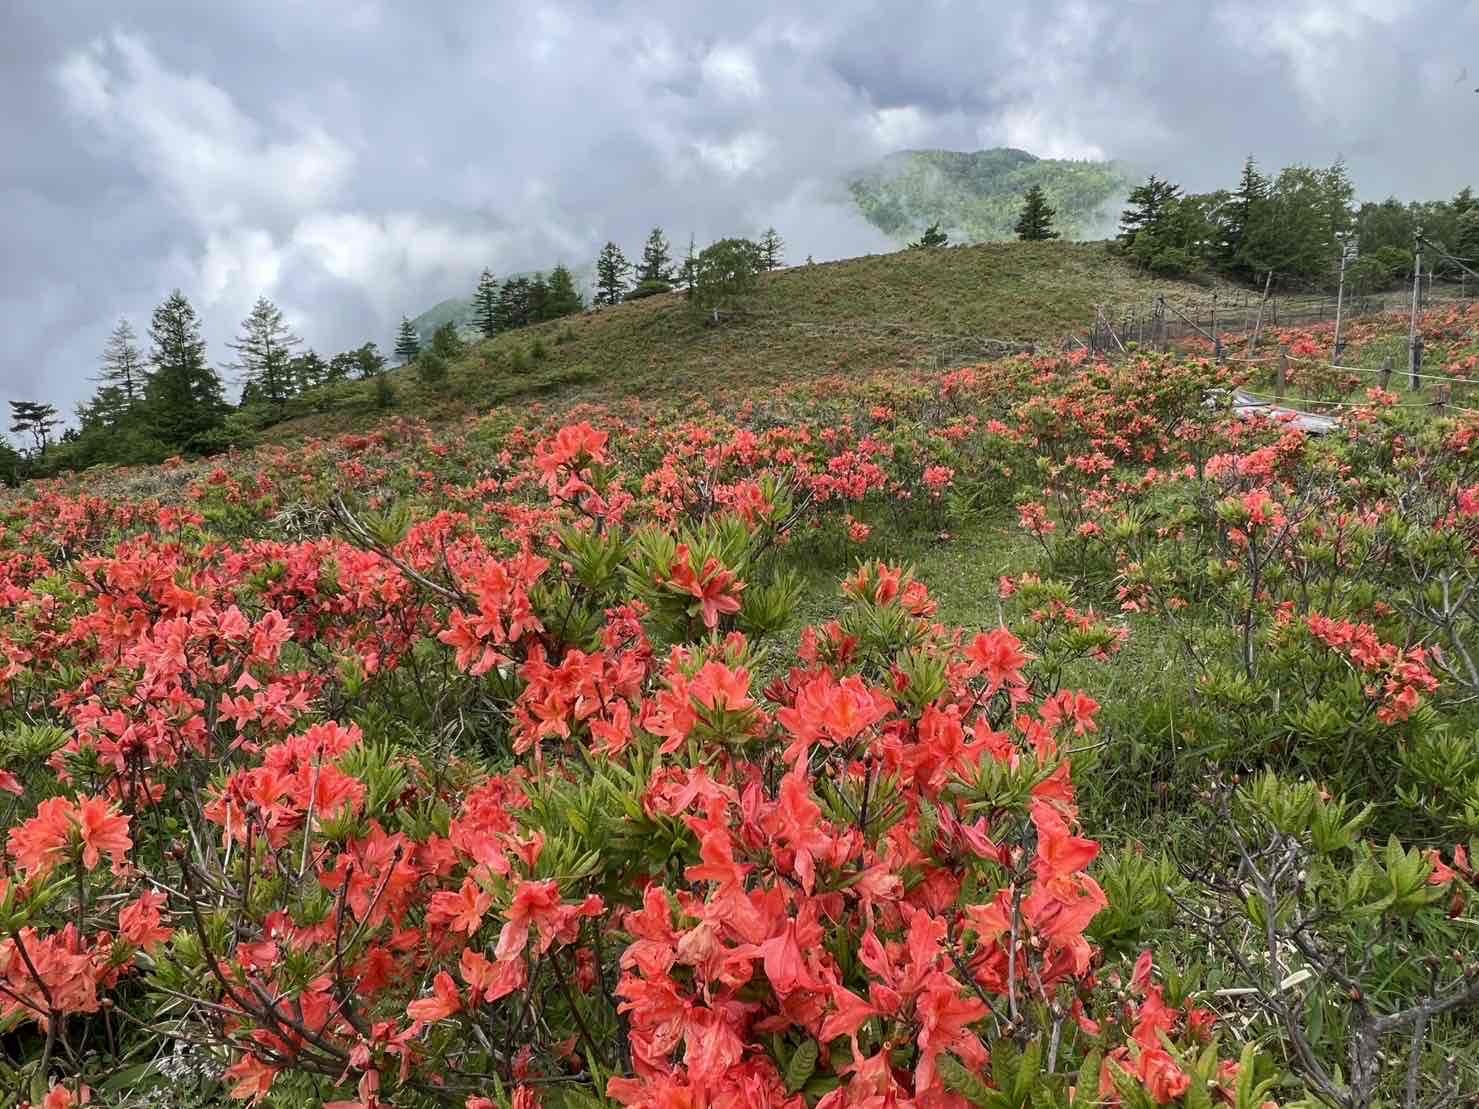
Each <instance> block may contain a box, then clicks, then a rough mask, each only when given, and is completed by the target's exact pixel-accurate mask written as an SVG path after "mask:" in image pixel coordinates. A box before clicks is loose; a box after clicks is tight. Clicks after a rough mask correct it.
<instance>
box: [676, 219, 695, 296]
mask: <svg viewBox="0 0 1479 1109" xmlns="http://www.w3.org/2000/svg"><path fill="white" fill-rule="evenodd" d="M680 276H681V279H682V281H683V287H684V289H685V290H686V295H687V297H688V299H689V300H692V299H693V291H694V289H695V288H696V287H697V286H698V252H697V250H696V249H695V245H694V239H693V234H692V232H690V233H689V235H688V254H687V256H686V257H685V258H684V259H683V268H682V271H681V273H680Z"/></svg>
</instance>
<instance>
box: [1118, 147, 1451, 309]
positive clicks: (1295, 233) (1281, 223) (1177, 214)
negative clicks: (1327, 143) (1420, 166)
mask: <svg viewBox="0 0 1479 1109" xmlns="http://www.w3.org/2000/svg"><path fill="white" fill-rule="evenodd" d="M1419 231H1421V233H1422V235H1423V237H1424V238H1426V239H1428V240H1429V241H1431V242H1433V243H1436V244H1438V245H1439V246H1441V247H1442V249H1443V251H1444V252H1445V253H1447V254H1451V255H1455V256H1457V257H1459V258H1463V259H1468V260H1470V262H1469V264H1470V265H1471V267H1472V268H1476V269H1479V266H1474V265H1473V262H1472V260H1473V259H1475V258H1479V199H1476V198H1475V197H1474V195H1473V193H1472V191H1471V190H1470V189H1468V188H1465V189H1463V190H1461V191H1460V192H1459V193H1458V194H1457V195H1456V196H1455V197H1454V198H1453V199H1452V200H1437V201H1417V202H1411V203H1406V204H1404V203H1403V202H1401V201H1399V200H1397V199H1396V198H1389V199H1387V200H1384V201H1380V202H1370V201H1368V202H1366V203H1363V204H1361V205H1359V206H1357V205H1356V204H1355V186H1354V185H1353V184H1352V182H1351V178H1350V174H1349V172H1348V171H1347V169H1346V166H1345V163H1344V162H1342V161H1339V160H1337V161H1336V162H1335V163H1334V164H1333V165H1330V166H1328V167H1324V168H1315V167H1310V166H1302V165H1294V166H1287V167H1285V168H1284V169H1282V170H1280V171H1279V172H1278V173H1277V174H1268V173H1265V172H1264V171H1263V170H1262V169H1261V168H1260V167H1259V165H1258V163H1257V161H1256V160H1255V159H1254V158H1253V157H1252V156H1251V155H1250V156H1249V157H1248V159H1247V160H1246V161H1245V162H1244V164H1243V171H1242V174H1241V175H1240V177H1239V179H1238V183H1237V184H1236V185H1235V186H1233V187H1232V188H1229V189H1216V190H1213V191H1211V192H1205V193H1187V192H1184V191H1183V190H1182V188H1181V187H1180V186H1179V185H1177V184H1175V183H1173V182H1171V181H1169V180H1166V179H1164V178H1162V177H1158V176H1156V175H1155V174H1151V176H1150V177H1149V178H1147V180H1146V181H1145V183H1144V184H1142V185H1139V186H1138V187H1136V188H1135V189H1134V190H1132V191H1131V193H1130V196H1129V201H1128V204H1127V206H1126V208H1125V210H1124V212H1123V214H1122V215H1121V216H1120V226H1119V235H1118V237H1117V239H1116V242H1117V245H1118V247H1119V249H1120V250H1122V251H1123V252H1124V253H1125V254H1126V255H1127V256H1128V257H1130V258H1133V259H1134V260H1135V261H1136V262H1137V263H1139V264H1140V265H1141V266H1142V267H1144V268H1145V269H1147V270H1150V271H1151V272H1154V273H1157V274H1160V275H1164V276H1191V275H1197V274H1208V275H1220V276H1224V277H1229V278H1232V279H1235V280H1242V281H1250V282H1260V281H1263V280H1264V279H1265V277H1266V276H1267V275H1269V274H1272V275H1273V276H1274V279H1275V280H1276V281H1278V282H1279V283H1280V284H1283V285H1286V286H1287V285H1299V284H1301V283H1305V284H1318V285H1325V284H1328V282H1329V280H1330V278H1331V276H1332V273H1333V270H1334V267H1336V266H1337V265H1338V262H1339V259H1340V258H1341V257H1342V255H1343V254H1344V256H1345V257H1346V258H1347V259H1348V263H1347V272H1346V278H1347V281H1348V283H1350V284H1351V285H1352V286H1353V287H1355V288H1357V289H1379V288H1385V287H1389V286H1390V285H1392V284H1393V283H1395V282H1399V281H1402V280H1405V279H1408V278H1410V277H1411V276H1412V269H1413V258H1414V251H1413V245H1414V240H1415V237H1416V235H1417V234H1418V232H1419ZM1438 272H1439V273H1443V272H1444V270H1443V269H1441V268H1440V269H1439V271H1438ZM1449 272H1453V273H1457V272H1458V271H1457V270H1456V269H1455V268H1453V267H1452V266H1450V267H1449Z"/></svg>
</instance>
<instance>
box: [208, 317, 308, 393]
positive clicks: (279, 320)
mask: <svg viewBox="0 0 1479 1109" xmlns="http://www.w3.org/2000/svg"><path fill="white" fill-rule="evenodd" d="M302 342H303V340H302V339H300V338H298V336H296V335H294V334H293V332H292V331H291V329H289V327H288V325H287V323H286V321H284V320H283V317H282V309H280V308H278V306H277V305H275V304H273V303H272V301H270V300H268V299H267V298H266V297H258V298H257V303H256V304H254V305H252V310H251V312H250V314H248V316H247V318H246V319H244V320H242V321H241V334H240V335H238V336H237V337H236V341H235V342H233V343H227V344H226V345H227V346H228V347H230V348H231V349H232V350H234V351H236V361H235V362H233V363H231V365H230V368H231V369H233V370H235V371H236V373H237V377H238V380H239V381H240V383H241V385H242V386H243V389H244V390H247V389H249V390H250V391H251V395H252V397H253V399H255V400H257V401H260V402H261V403H263V404H268V405H271V406H272V407H274V408H281V407H282V406H283V405H284V404H286V403H287V402H288V399H289V398H290V397H292V396H293V394H294V393H295V391H296V388H295V386H296V382H295V381H294V380H293V378H294V374H293V351H294V348H296V347H298V346H300V345H302Z"/></svg>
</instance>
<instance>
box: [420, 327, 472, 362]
mask: <svg viewBox="0 0 1479 1109" xmlns="http://www.w3.org/2000/svg"><path fill="white" fill-rule="evenodd" d="M464 349H465V348H464V344H463V342H462V336H461V335H459V334H458V333H457V325H456V324H455V323H453V322H452V321H451V320H448V321H447V322H446V323H444V324H442V326H441V327H439V328H437V329H436V331H434V332H433V333H432V336H431V350H432V353H433V354H435V355H436V356H437V357H438V358H440V359H442V360H444V361H445V360H446V359H448V358H460V357H461V356H462V352H463V350H464ZM423 357H424V356H423Z"/></svg>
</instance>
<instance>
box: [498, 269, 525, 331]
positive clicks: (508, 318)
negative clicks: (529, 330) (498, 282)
mask: <svg viewBox="0 0 1479 1109" xmlns="http://www.w3.org/2000/svg"><path fill="white" fill-rule="evenodd" d="M528 324H529V279H528V278H527V277H511V278H509V279H508V280H507V281H505V282H504V283H503V288H502V289H501V290H500V291H499V293H498V330H499V331H512V330H513V329H514V328H517V327H527V326H528Z"/></svg>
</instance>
